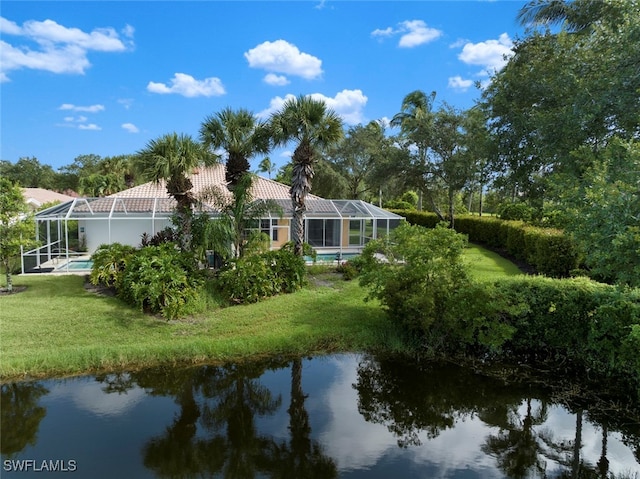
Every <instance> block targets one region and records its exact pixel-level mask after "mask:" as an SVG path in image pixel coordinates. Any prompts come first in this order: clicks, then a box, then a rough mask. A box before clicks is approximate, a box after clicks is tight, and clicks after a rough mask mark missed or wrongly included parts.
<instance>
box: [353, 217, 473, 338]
mask: <svg viewBox="0 0 640 479" xmlns="http://www.w3.org/2000/svg"><path fill="white" fill-rule="evenodd" d="M464 245H465V238H464V237H463V236H462V235H458V234H456V233H455V232H454V231H452V230H449V229H446V228H442V227H438V228H436V229H426V228H422V227H420V226H412V225H409V224H406V223H404V224H401V225H400V226H399V227H398V228H396V229H395V230H393V232H392V233H391V234H390V235H389V237H385V238H383V239H379V240H375V241H371V242H369V243H368V244H367V246H366V247H365V248H364V251H363V253H362V255H361V256H362V258H363V262H364V268H363V272H362V274H361V276H360V283H361V284H362V285H363V286H365V287H367V288H369V290H370V291H369V295H368V297H369V298H370V299H374V298H375V299H378V300H380V302H381V304H382V305H383V307H384V309H385V310H386V311H387V314H388V315H389V317H390V318H391V319H392V320H394V321H396V322H399V323H400V324H402V325H403V326H404V327H405V328H406V329H408V330H409V331H411V332H412V333H414V334H416V335H420V336H422V335H428V333H430V332H433V331H434V330H436V329H439V330H440V333H443V334H444V328H442V327H441V323H443V322H445V321H446V319H447V318H446V312H447V310H448V308H449V306H450V304H451V299H452V297H453V296H454V293H455V291H456V290H460V289H461V288H463V287H464V286H466V285H467V284H468V282H469V280H468V278H467V273H466V270H465V268H464V264H463V261H462V258H461V255H462V251H463V248H464Z"/></svg>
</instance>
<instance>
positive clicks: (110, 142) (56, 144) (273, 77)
mask: <svg viewBox="0 0 640 479" xmlns="http://www.w3.org/2000/svg"><path fill="white" fill-rule="evenodd" d="M523 4H524V1H480V0H479V1H451V0H450V1H407V2H402V1H370V2H369V1H346V0H344V1H331V0H325V1H294V2H286V1H254V2H248V1H226V2H222V1H196V2H187V1H183V2H169V1H138V2H129V1H110V2H93V1H84V2H69V1H48V2H34V1H5V0H3V1H2V6H1V10H0V101H1V107H0V113H1V117H0V121H1V123H0V128H1V130H0V134H1V136H0V145H1V146H0V159H3V160H8V161H11V162H15V161H17V160H18V159H19V158H21V157H32V156H33V157H36V158H38V160H40V162H41V163H43V164H49V165H51V166H53V167H54V169H57V168H59V167H60V166H63V165H68V164H70V163H72V162H73V159H74V158H75V157H77V156H79V155H83V154H97V155H100V156H103V157H105V156H114V155H119V154H131V153H135V152H136V151H139V150H140V149H142V148H144V147H145V145H146V144H147V142H149V141H150V140H152V139H154V138H157V137H159V136H161V135H163V134H166V133H171V132H174V131H175V132H178V133H185V134H189V135H192V136H193V137H195V138H197V137H198V131H199V128H200V125H201V123H202V121H203V120H204V119H205V117H207V116H208V115H212V114H214V113H216V112H218V111H220V110H222V109H223V108H225V107H231V108H246V109H249V110H251V111H253V112H254V113H255V114H256V115H258V116H260V117H263V118H268V116H269V114H270V113H271V112H273V111H275V110H277V109H278V107H279V106H280V105H281V104H282V102H283V101H284V99H286V98H287V96H288V95H300V94H304V95H307V94H313V95H317V96H319V97H321V98H323V99H324V100H325V101H326V102H327V103H328V105H329V106H330V107H332V108H333V109H334V110H335V111H336V112H337V113H339V114H340V115H341V116H342V118H343V120H344V121H345V124H346V125H347V126H348V125H355V124H358V123H367V122H369V121H371V120H379V119H385V118H386V119H388V118H391V117H393V115H394V114H396V113H397V112H398V111H399V110H400V106H401V102H402V98H403V97H404V96H405V95H406V94H408V93H410V92H411V91H414V90H417V89H419V90H424V91H425V92H431V91H434V90H435V91H436V92H437V97H436V104H438V102H441V101H446V102H448V103H449V104H451V105H453V106H454V107H457V108H461V109H464V108H469V107H471V106H472V105H473V103H474V101H475V100H477V99H478V98H479V95H480V92H479V90H478V89H477V88H476V87H475V86H474V85H473V83H474V82H476V81H480V82H486V81H487V79H488V72H491V71H494V70H495V69H496V68H498V69H499V68H500V67H501V66H502V65H503V64H504V60H503V55H505V54H507V55H508V54H509V52H510V48H511V47H512V46H513V44H512V42H513V41H514V40H515V39H517V38H518V36H519V35H520V36H521V35H522V32H523V29H522V28H521V27H520V26H519V25H518V23H517V21H516V15H517V12H518V10H519V9H520V8H521V7H522V5H523ZM288 156H290V150H287V149H286V148H285V149H281V150H278V151H274V152H272V154H271V155H270V158H271V159H272V161H274V162H275V163H276V164H278V165H282V164H283V163H285V162H286V161H287V160H288ZM259 160H260V158H257V159H254V161H253V163H255V164H253V167H257V164H258V162H259Z"/></svg>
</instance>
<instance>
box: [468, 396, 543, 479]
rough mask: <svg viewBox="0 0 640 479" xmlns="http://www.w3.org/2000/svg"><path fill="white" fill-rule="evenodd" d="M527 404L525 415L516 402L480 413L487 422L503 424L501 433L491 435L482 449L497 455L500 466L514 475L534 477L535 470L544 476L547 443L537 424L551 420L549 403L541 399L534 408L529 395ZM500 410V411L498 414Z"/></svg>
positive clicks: (510, 474)
mask: <svg viewBox="0 0 640 479" xmlns="http://www.w3.org/2000/svg"><path fill="white" fill-rule="evenodd" d="M526 405H527V409H526V413H525V416H524V418H521V417H520V414H519V412H518V408H514V407H513V406H512V405H508V406H505V407H502V408H497V409H495V408H494V409H492V410H491V413H490V414H486V411H483V412H481V413H480V414H479V417H480V419H482V420H483V421H484V422H485V423H486V424H489V425H492V426H497V427H499V433H498V434H495V435H493V434H492V435H490V436H489V437H488V438H487V440H486V442H485V444H484V445H483V446H482V451H483V452H484V453H485V454H490V455H492V456H494V457H495V458H496V461H497V463H498V467H499V468H500V469H501V470H502V471H503V472H504V473H505V474H507V475H508V476H509V477H513V478H514V479H520V478H525V477H531V474H532V473H533V474H536V473H537V474H539V476H538V477H544V476H545V471H546V464H545V461H544V459H543V456H542V453H543V447H542V444H541V443H540V442H539V438H538V437H537V436H538V434H537V432H536V430H535V429H534V426H539V425H541V424H544V422H545V421H546V420H547V418H548V414H547V404H546V403H545V402H542V403H540V407H539V408H537V409H536V410H535V411H534V410H533V408H532V400H531V398H527V399H526ZM498 411H500V413H499V414H496V412H498Z"/></svg>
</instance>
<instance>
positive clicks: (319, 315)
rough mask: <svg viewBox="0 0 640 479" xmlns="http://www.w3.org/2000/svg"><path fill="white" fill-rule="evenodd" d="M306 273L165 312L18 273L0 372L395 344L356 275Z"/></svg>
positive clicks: (483, 273) (72, 280)
mask: <svg viewBox="0 0 640 479" xmlns="http://www.w3.org/2000/svg"><path fill="white" fill-rule="evenodd" d="M466 255H467V258H468V261H469V263H470V264H471V268H472V271H473V274H474V276H475V277H477V278H478V279H480V280H484V279H489V278H497V277H499V276H501V275H512V274H519V270H518V269H517V267H516V266H515V265H513V264H512V263H510V262H508V261H506V260H504V259H503V258H501V257H500V256H498V255H496V254H494V253H491V252H489V251H487V250H484V249H482V248H480V247H477V246H471V247H470V248H469V249H468V250H467V252H466ZM314 277H315V281H311V284H310V286H308V287H306V288H305V289H303V290H302V291H299V292H297V293H295V294H289V295H282V296H277V297H274V298H270V299H267V300H265V301H262V302H260V303H257V304H252V305H246V306H235V307H230V308H213V309H211V310H210V311H207V312H206V313H204V314H200V315H197V316H193V317H189V318H185V319H182V320H180V321H171V322H167V321H166V320H164V319H158V318H155V317H150V316H147V315H144V314H142V313H141V312H138V311H136V310H133V309H131V308H130V307H129V306H127V305H125V304H124V303H122V302H120V300H118V299H117V298H111V297H104V296H98V295H96V294H94V293H91V292H88V291H86V290H85V289H84V287H83V283H84V278H83V277H81V276H65V275H56V276H48V275H25V276H16V277H15V278H14V284H15V286H26V287H27V289H26V290H25V291H23V292H20V293H17V294H14V295H8V296H7V295H5V296H0V378H1V379H2V380H11V379H17V378H30V377H43V376H61V375H73V374H82V373H90V372H96V371H109V370H117V369H133V368H141V367H145V366H151V365H156V364H161V363H163V364H177V363H201V362H224V361H231V360H242V359H245V358H250V357H256V356H262V355H293V354H316V353H327V352H337V351H364V350H376V349H377V350H390V351H393V350H398V349H401V347H402V341H401V339H400V337H401V333H400V332H399V331H397V330H396V329H395V327H394V325H393V324H391V323H390V322H389V321H387V320H386V318H385V316H384V313H383V312H382V310H381V309H380V308H379V306H378V304H377V303H376V302H365V301H364V297H365V290H363V289H362V288H360V286H359V285H358V282H357V281H344V280H342V279H341V277H339V276H336V275H335V274H327V273H325V274H322V273H319V274H318V275H316V276H314Z"/></svg>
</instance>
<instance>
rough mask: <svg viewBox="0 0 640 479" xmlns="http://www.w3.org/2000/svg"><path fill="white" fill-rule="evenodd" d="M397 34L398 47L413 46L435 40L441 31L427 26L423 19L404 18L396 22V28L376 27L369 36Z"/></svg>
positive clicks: (440, 34) (381, 37) (391, 35)
mask: <svg viewBox="0 0 640 479" xmlns="http://www.w3.org/2000/svg"><path fill="white" fill-rule="evenodd" d="M397 35H400V40H399V41H398V46H399V47H401V48H413V47H417V46H419V45H424V44H425V43H429V42H432V41H434V40H437V39H438V38H440V37H441V36H442V31H441V30H438V29H436V28H430V27H428V26H427V24H426V23H425V22H424V21H423V20H405V21H404V22H400V23H398V26H397V27H396V28H393V27H387V28H385V29H383V30H381V29H376V30H374V31H373V32H371V36H373V37H377V38H379V39H384V38H389V37H393V36H397Z"/></svg>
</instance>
